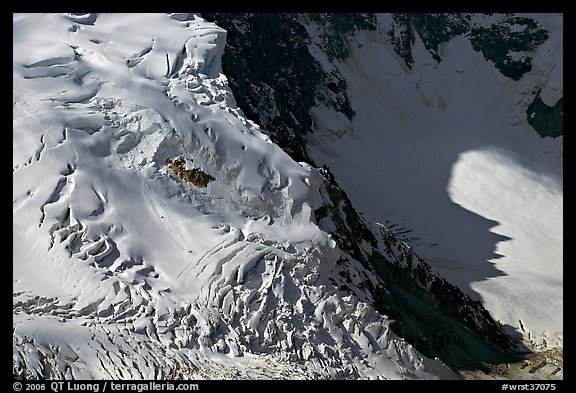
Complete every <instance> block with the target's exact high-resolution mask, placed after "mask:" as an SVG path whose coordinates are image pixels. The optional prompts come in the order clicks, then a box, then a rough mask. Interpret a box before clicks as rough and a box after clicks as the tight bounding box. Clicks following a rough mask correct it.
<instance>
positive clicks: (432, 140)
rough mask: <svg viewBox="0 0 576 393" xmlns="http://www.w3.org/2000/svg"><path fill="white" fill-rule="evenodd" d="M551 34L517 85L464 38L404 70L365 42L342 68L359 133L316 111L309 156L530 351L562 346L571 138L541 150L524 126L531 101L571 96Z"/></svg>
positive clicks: (356, 42) (382, 47)
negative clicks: (566, 146)
mask: <svg viewBox="0 0 576 393" xmlns="http://www.w3.org/2000/svg"><path fill="white" fill-rule="evenodd" d="M383 18H384V21H385V20H386V18H385V16H383ZM478 18H479V17H476V16H475V17H474V20H475V21H476V22H477V23H479V24H490V23H493V21H492V20H490V21H488V20H481V19H478ZM550 23H552V22H550ZM555 26H556V27H555V29H554V30H552V29H551V30H550V31H551V33H550V35H549V37H550V38H549V39H548V40H547V41H546V42H545V43H544V44H543V45H542V46H541V47H540V48H539V50H538V53H537V54H536V55H535V61H534V63H535V66H534V69H533V70H532V71H531V72H530V73H528V74H527V75H525V76H524V77H523V78H522V80H520V81H518V82H515V81H513V80H510V79H508V78H506V77H504V76H503V75H501V74H500V73H499V71H498V70H497V69H496V68H495V67H494V65H493V64H492V63H490V62H487V61H486V60H485V59H484V58H483V55H482V53H480V52H475V51H474V50H473V49H472V47H471V45H470V43H469V41H468V40H467V39H466V38H465V37H463V36H457V37H454V38H453V39H452V40H450V41H449V42H448V43H446V44H444V45H443V53H442V59H443V60H442V61H441V62H440V63H436V62H435V61H434V60H433V59H432V58H431V55H430V54H429V52H428V51H427V50H425V48H424V46H423V44H422V41H421V40H420V39H419V37H417V38H416V41H415V44H414V47H413V57H414V66H413V70H412V71H408V70H406V68H405V67H404V66H403V65H402V64H401V63H400V62H401V60H400V59H399V58H398V57H397V56H396V55H395V54H394V52H393V49H392V48H391V45H390V44H389V43H387V42H383V41H382V40H379V39H377V38H375V36H374V34H373V33H371V32H366V33H360V34H358V35H357V36H355V37H354V39H353V40H352V44H351V48H352V55H351V57H350V58H349V59H347V60H345V61H344V62H342V63H340V64H339V65H337V66H338V68H339V70H340V72H341V73H342V75H343V76H344V77H345V79H346V81H347V84H348V94H349V97H350V98H351V103H352V109H353V110H354V111H355V112H356V116H355V117H354V119H353V121H352V130H351V131H346V132H343V130H347V129H348V128H349V127H350V125H349V124H346V122H344V121H342V122H340V124H329V123H327V122H326V121H323V119H324V118H325V117H328V116H329V115H330V114H329V112H328V110H327V109H326V108H323V107H317V108H316V109H315V111H314V112H313V113H314V115H315V116H316V118H318V119H319V120H320V121H321V123H322V124H324V125H325V126H324V127H323V128H322V127H321V128H320V132H319V133H316V134H314V135H312V136H311V137H310V142H311V143H310V144H309V153H310V154H311V157H312V159H313V160H314V162H315V163H316V164H317V165H323V164H327V165H328V166H329V167H330V170H331V171H332V172H333V173H334V175H335V177H336V180H337V181H338V183H339V185H340V186H341V187H342V188H343V189H345V190H346V192H347V194H348V196H349V197H350V199H351V201H352V203H353V205H354V207H355V208H356V209H358V211H360V212H361V213H362V214H363V216H364V217H365V218H366V219H367V220H368V221H370V222H372V223H380V224H382V225H384V226H387V227H389V228H391V229H392V230H393V232H395V233H396V234H398V235H400V236H403V237H404V239H406V240H408V241H409V242H410V243H411V244H412V245H413V246H414V249H415V251H416V252H417V253H418V254H419V255H420V256H422V257H423V258H425V260H427V262H429V263H430V264H431V265H432V266H433V268H434V269H435V270H436V271H437V272H439V273H440V274H441V275H442V276H444V277H445V278H446V279H448V281H450V282H452V283H454V284H456V285H457V286H458V287H460V288H461V289H462V290H463V291H464V292H465V293H467V294H468V295H470V296H471V297H472V298H473V299H476V300H481V301H482V302H483V304H484V305H485V306H486V308H487V309H488V311H489V312H490V313H491V314H492V316H493V317H494V318H495V319H496V320H500V321H501V322H502V323H503V324H504V325H505V328H506V330H507V331H508V332H509V333H511V334H520V335H522V336H524V338H525V339H526V341H525V343H526V345H528V346H530V347H532V348H535V349H541V348H544V347H546V346H551V347H554V346H561V345H562V337H563V313H562V306H563V293H562V288H563V268H562V266H563V251H562V246H563V223H562V213H563V185H562V184H563V183H562V179H563V165H562V164H563V159H562V151H563V138H562V137H560V138H557V139H551V138H541V137H540V136H539V135H538V134H537V133H536V132H535V131H534V130H533V129H531V127H530V126H529V125H528V124H527V123H526V120H525V111H526V107H527V105H528V104H529V102H531V99H532V97H533V94H534V93H533V91H535V90H538V89H539V88H542V94H543V96H546V97H547V98H546V99H547V100H548V102H549V103H552V102H553V101H554V100H557V99H559V98H560V97H561V96H562V29H561V25H560V28H558V25H557V24H556V25H555ZM318 60H319V61H322V59H321V58H319V59H318ZM333 119H334V118H333Z"/></svg>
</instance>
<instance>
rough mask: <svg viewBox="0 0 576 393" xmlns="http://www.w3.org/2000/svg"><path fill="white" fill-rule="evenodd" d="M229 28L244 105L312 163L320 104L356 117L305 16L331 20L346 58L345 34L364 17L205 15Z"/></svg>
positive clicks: (233, 77) (226, 62)
mask: <svg viewBox="0 0 576 393" xmlns="http://www.w3.org/2000/svg"><path fill="white" fill-rule="evenodd" d="M202 17H204V18H206V19H208V20H211V21H214V22H216V23H217V24H218V25H219V26H220V27H222V28H224V29H226V31H227V32H228V34H227V37H226V40H227V43H226V50H225V51H224V56H223V58H222V68H223V70H224V74H226V76H227V77H228V78H229V80H230V87H231V88H232V90H233V91H234V96H235V97H236V99H237V101H238V106H239V107H240V108H242V110H243V111H244V112H245V113H246V114H247V115H248V117H250V118H252V119H254V120H255V121H258V122H259V124H260V125H261V126H262V127H264V128H266V129H267V130H268V131H270V133H271V138H272V140H273V141H274V142H275V143H277V144H278V145H280V146H281V147H282V148H284V149H285V150H286V152H287V153H289V154H290V155H291V156H292V157H293V158H294V159H295V160H296V161H308V162H309V161H310V159H309V158H308V155H307V154H306V140H305V139H304V135H305V134H307V133H311V132H313V131H314V123H313V120H312V117H311V115H310V113H309V111H310V109H311V108H312V107H314V106H316V105H317V104H318V103H320V102H321V103H324V104H325V105H327V106H329V107H332V108H334V109H336V110H337V111H339V112H342V113H344V114H346V116H348V117H349V118H351V117H352V115H353V113H352V108H351V107H350V102H349V101H348V96H347V95H346V82H345V81H344V79H343V78H342V77H341V76H340V75H339V74H338V73H337V72H331V73H328V72H326V71H324V70H323V69H322V66H321V64H320V63H318V61H317V60H316V59H315V58H314V57H313V56H312V55H311V54H310V52H309V50H308V44H309V43H310V39H309V37H308V33H307V31H306V28H305V26H304V23H303V22H304V20H306V19H307V18H309V19H310V20H313V21H317V22H319V23H322V24H326V26H327V27H326V31H327V32H326V36H325V37H326V42H330V43H331V44H330V45H331V49H330V50H328V53H330V56H331V57H332V58H341V57H342V56H346V54H347V52H346V51H345V50H343V49H341V48H345V46H344V45H341V43H342V42H343V38H342V37H341V35H342V34H345V33H343V32H342V30H341V29H344V31H347V30H350V29H353V28H357V27H356V23H357V22H358V21H360V22H359V23H361V24H362V25H367V24H368V23H369V22H367V21H366V22H363V19H362V18H360V17H358V18H354V17H350V19H347V18H346V17H345V16H343V15H340V16H325V15H324V16H323V15H313V14H304V15H299V14H285V13H278V14H202ZM332 38H335V40H332Z"/></svg>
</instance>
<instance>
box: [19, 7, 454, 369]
mask: <svg viewBox="0 0 576 393" xmlns="http://www.w3.org/2000/svg"><path fill="white" fill-rule="evenodd" d="M151 27H153V28H151ZM225 38H226V32H225V31H224V30H222V29H221V28H219V27H217V26H216V25H214V24H213V23H209V22H206V21H204V20H203V19H201V18H199V17H197V16H193V15H187V14H173V15H162V14H98V15H96V14H85V15H73V14H66V15H63V14H41V15H37V14H22V15H20V14H15V15H14V17H13V40H14V52H13V86H14V87H13V249H14V257H13V269H14V273H13V294H14V300H13V305H14V314H13V318H14V324H13V329H14V330H13V331H14V333H13V342H14V346H13V348H14V351H13V359H14V373H15V374H18V375H25V376H27V377H29V378H40V377H47V378H82V379H84V378H86V379H91V378H125V379H142V378H175V377H194V378H405V379H413V378H454V377H455V374H454V373H453V372H452V371H450V370H449V369H448V368H447V367H446V366H444V365H443V364H442V363H441V362H439V361H438V360H431V359H428V358H426V357H424V356H422V355H421V354H420V353H418V352H417V351H416V350H415V349H414V348H413V347H412V346H411V345H409V344H408V343H406V342H405V341H404V340H402V339H401V338H399V337H397V336H396V335H395V334H394V333H392V331H391V330H390V328H389V321H388V319H387V318H386V317H385V316H383V315H381V314H380V313H378V312H376V311H375V310H374V309H373V308H372V306H370V305H369V303H367V302H365V300H364V299H361V298H359V297H358V296H355V295H353V294H350V292H346V291H342V290H341V289H340V284H341V283H342V277H340V276H339V275H338V274H337V273H336V269H335V265H336V263H337V261H338V259H339V256H340V250H339V249H338V247H336V244H335V242H334V240H333V239H332V238H331V236H330V235H328V234H327V233H326V232H325V231H323V230H321V229H320V228H319V227H318V226H317V225H316V224H315V221H314V216H313V214H312V213H313V212H314V211H315V209H317V208H318V207H320V206H321V205H322V203H323V202H322V198H323V197H322V194H323V191H322V187H323V181H324V178H323V177H322V175H321V173H320V172H319V171H317V170H316V169H314V168H312V167H310V166H308V165H306V164H300V163H297V162H295V161H294V160H292V159H291V158H290V157H289V156H288V155H287V154H286V153H285V152H284V151H282V150H281V149H280V148H279V147H278V146H277V145H275V144H274V143H272V142H271V141H270V139H269V137H268V136H267V135H265V134H264V133H262V132H261V130H260V129H259V127H258V126H257V125H256V124H254V123H253V122H251V121H250V120H248V119H246V118H245V117H244V115H243V113H242V111H241V110H239V109H238V108H237V107H236V104H235V100H234V97H233V96H232V94H231V91H230V90H229V88H228V86H227V80H226V77H225V76H224V75H222V74H221V66H220V58H221V54H222V51H223V49H224V44H225ZM324 193H325V191H324ZM363 269H364V268H363V267H362V266H358V267H357V270H358V271H359V272H360V273H362V274H364V275H365V276H367V277H372V276H371V275H370V272H367V271H364V270H363ZM373 280H374V281H375V282H376V279H373Z"/></svg>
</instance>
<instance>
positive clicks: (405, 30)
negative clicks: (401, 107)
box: [202, 14, 562, 369]
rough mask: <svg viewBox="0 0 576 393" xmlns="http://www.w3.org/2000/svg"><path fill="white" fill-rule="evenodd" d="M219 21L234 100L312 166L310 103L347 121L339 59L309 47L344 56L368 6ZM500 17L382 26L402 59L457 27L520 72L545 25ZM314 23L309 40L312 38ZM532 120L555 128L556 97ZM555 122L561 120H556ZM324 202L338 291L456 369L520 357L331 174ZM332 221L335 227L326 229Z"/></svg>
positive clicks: (531, 111) (511, 71) (537, 108)
mask: <svg viewBox="0 0 576 393" xmlns="http://www.w3.org/2000/svg"><path fill="white" fill-rule="evenodd" d="M202 17H204V18H206V19H208V20H211V21H214V22H216V24H218V25H219V26H220V27H223V28H224V29H226V30H227V32H228V35H227V46H226V49H225V51H224V56H223V71H224V73H225V74H226V76H227V77H228V78H229V80H230V86H231V88H232V90H233V91H234V95H235V97H236V99H237V102H238V105H239V106H240V107H241V108H242V109H243V111H244V112H245V113H246V114H247V116H248V117H250V118H252V119H253V120H255V121H257V122H259V124H260V125H262V126H263V127H264V128H266V130H268V132H270V134H271V138H272V139H273V141H274V142H275V143H277V144H278V145H279V146H280V147H282V148H283V149H284V150H285V151H286V152H287V153H288V154H290V155H291V156H292V158H294V159H295V160H297V161H306V162H309V163H311V164H312V165H314V163H313V162H312V160H311V159H310V158H309V157H308V154H307V152H306V135H307V134H309V133H313V132H314V131H315V124H314V121H313V119H312V116H311V114H310V109H311V108H313V107H315V106H317V105H319V104H324V105H326V106H327V107H329V108H333V109H334V110H336V111H338V112H341V113H343V114H344V115H345V116H346V117H348V118H349V119H352V118H353V116H354V112H353V111H352V109H351V106H350V102H349V99H348V97H347V95H346V88H347V86H346V81H345V79H344V78H343V77H342V76H341V75H340V74H339V72H338V71H337V69H336V68H335V67H326V65H325V64H321V63H319V62H318V60H316V58H315V57H314V56H312V55H311V53H310V49H309V47H310V45H318V47H319V49H320V50H321V51H322V52H323V54H324V55H325V58H326V59H327V60H328V61H329V62H335V61H342V60H344V59H346V58H347V57H348V55H349V38H350V36H351V35H353V34H354V33H356V32H358V31H361V30H367V31H374V30H376V29H377V21H376V17H375V16H374V15H369V14H368V15H366V14H202ZM496 19H497V20H499V22H496V23H492V24H489V25H483V26H479V25H475V24H474V23H473V20H474V18H473V16H472V15H470V14H392V21H393V23H392V26H391V27H390V30H388V31H385V32H383V33H384V34H385V36H386V39H388V40H389V42H390V44H391V45H392V47H393V48H394V51H395V52H396V53H397V54H398V55H399V57H400V58H401V59H402V60H403V61H404V62H405V64H406V66H407V67H408V69H411V68H412V66H413V57H412V49H413V45H414V42H415V40H416V36H418V37H420V39H421V40H422V42H423V43H424V46H425V48H426V49H427V50H428V51H429V52H430V53H431V55H432V57H433V58H434V59H435V60H436V61H437V62H441V61H442V58H441V51H440V48H441V45H442V44H443V43H445V42H448V41H449V40H450V39H452V38H453V37H455V36H458V35H464V36H466V37H467V38H468V39H469V40H470V41H471V44H472V47H473V49H474V50H476V51H480V52H482V53H483V55H484V57H485V58H486V59H487V60H489V61H492V62H493V63H494V64H495V66H496V68H497V69H498V70H499V71H500V72H501V73H502V74H503V75H504V76H506V77H508V78H511V79H514V80H519V79H521V78H522V76H523V75H524V74H525V73H526V72H529V71H530V70H531V68H532V64H531V56H532V54H533V53H534V51H535V50H536V49H537V48H538V47H539V46H540V45H541V44H542V43H543V42H544V41H545V40H546V39H547V37H548V35H547V32H546V30H544V29H543V28H542V27H541V26H540V25H539V24H538V23H537V22H535V21H534V20H531V19H527V18H518V17H515V16H510V15H503V16H501V17H499V18H496ZM310 31H314V32H315V33H314V34H315V37H314V39H312V38H311V36H310V34H311V33H310ZM527 115H528V122H529V123H530V124H531V125H532V126H533V127H534V128H535V129H536V130H537V131H538V132H539V133H540V135H542V136H557V134H558V129H559V130H560V133H561V132H562V126H561V123H562V99H561V100H560V101H559V102H558V104H556V105H555V106H554V107H553V108H549V107H547V106H545V105H544V103H543V102H542V100H541V99H540V98H539V97H536V98H535V100H534V102H533V103H532V105H530V107H529V108H528V111H527ZM558 124H560V126H559V125H558ZM323 174H324V176H325V178H326V183H325V187H324V188H323V190H322V192H323V194H324V195H323V196H324V201H325V204H324V206H322V207H321V208H319V209H317V210H316V212H315V218H316V220H317V222H318V224H319V225H320V227H322V228H324V229H325V230H326V231H328V232H330V233H332V236H333V238H334V239H335V240H336V242H337V244H338V246H339V248H340V249H341V250H343V251H344V255H345V256H344V257H342V258H341V260H340V261H339V263H338V265H337V266H338V269H339V274H340V276H341V277H342V278H343V280H344V284H342V285H340V289H341V290H343V291H350V292H353V293H356V294H358V291H361V292H362V293H364V294H365V295H366V296H367V297H368V298H369V299H371V300H372V303H373V305H374V306H375V308H376V309H377V310H379V311H380V312H381V313H383V314H386V315H388V316H389V317H390V318H391V319H392V320H394V322H393V323H392V327H393V329H394V331H395V332H396V333H397V334H399V335H400V336H401V337H404V338H405V339H406V340H407V341H409V342H410V343H411V344H413V345H414V346H415V347H416V348H417V349H418V350H419V351H421V352H422V353H423V354H425V355H427V356H429V357H439V358H440V359H441V360H443V361H444V362H445V363H446V364H448V365H449V366H451V367H453V368H454V369H462V368H477V367H481V366H482V365H483V364H484V363H498V362H506V361H510V360H513V359H514V357H517V356H519V355H518V354H517V353H514V352H513V351H512V350H511V348H512V346H513V343H512V342H511V339H510V338H509V337H508V336H506V335H505V334H503V333H502V330H501V327H500V326H499V325H498V324H497V323H496V322H495V321H494V320H493V319H492V317H491V316H490V315H489V313H488V312H487V311H486V310H485V309H484V307H483V306H482V305H481V304H480V303H479V302H474V301H472V300H471V299H470V298H469V297H468V296H467V295H465V294H464V293H463V292H462V291H460V290H459V289H458V288H457V287H455V286H453V285H452V284H450V283H448V282H447V281H446V280H444V279H443V278H441V277H440V276H438V275H437V274H436V273H434V272H433V271H432V269H431V267H430V266H429V265H428V264H427V263H425V262H424V261H423V260H422V259H421V258H420V257H418V256H417V255H416V254H415V253H414V252H413V251H412V250H411V248H410V247H409V245H408V244H406V243H404V242H402V241H400V240H399V239H398V238H397V237H396V236H395V235H394V234H393V233H392V232H390V231H389V230H387V229H386V228H384V227H381V228H372V227H371V226H370V225H369V224H367V223H366V222H364V220H363V219H362V218H361V217H360V215H359V214H358V213H357V212H356V210H355V209H354V207H353V206H352V204H351V202H350V200H349V199H348V198H347V196H346V193H345V192H344V190H342V189H340V188H339V187H338V185H337V183H336V180H335V179H334V176H333V175H332V174H331V173H330V171H329V168H324V169H323ZM334 228H335V229H334ZM352 261H357V262H359V263H361V264H362V266H363V267H364V268H366V269H367V270H369V271H370V272H372V273H373V274H374V275H375V276H376V277H377V278H378V282H379V284H378V285H374V284H373V283H372V282H371V281H370V280H368V279H366V280H364V281H362V282H361V283H360V284H359V285H357V284H354V283H353V282H352V281H353V280H351V278H350V273H349V272H350V271H351V270H350V265H351V263H352Z"/></svg>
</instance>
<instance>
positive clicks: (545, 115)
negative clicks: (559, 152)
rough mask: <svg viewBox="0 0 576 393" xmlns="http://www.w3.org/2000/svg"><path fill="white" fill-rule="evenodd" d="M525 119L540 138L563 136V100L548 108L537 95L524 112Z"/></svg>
mask: <svg viewBox="0 0 576 393" xmlns="http://www.w3.org/2000/svg"><path fill="white" fill-rule="evenodd" d="M526 119H527V120H528V123H529V124H530V125H531V126H532V127H533V128H534V129H535V130H536V131H537V132H538V134H540V136H542V137H547V136H550V137H552V138H556V137H559V136H561V135H563V133H564V98H560V99H559V100H558V101H557V102H556V104H554V106H552V107H550V106H548V105H546V104H545V103H544V101H542V98H540V93H538V94H537V95H536V97H534V101H532V103H531V104H530V105H529V106H528V109H527V110H526Z"/></svg>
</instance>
